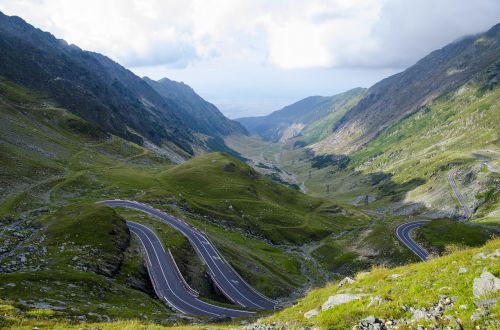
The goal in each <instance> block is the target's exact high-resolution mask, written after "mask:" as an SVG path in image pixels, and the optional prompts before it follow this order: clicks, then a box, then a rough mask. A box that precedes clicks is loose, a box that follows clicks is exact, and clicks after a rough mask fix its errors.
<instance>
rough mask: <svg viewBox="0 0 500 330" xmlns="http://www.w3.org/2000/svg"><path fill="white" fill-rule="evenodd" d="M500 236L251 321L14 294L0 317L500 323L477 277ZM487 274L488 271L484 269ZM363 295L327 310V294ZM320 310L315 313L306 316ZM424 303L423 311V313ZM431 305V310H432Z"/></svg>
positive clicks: (263, 323)
mask: <svg viewBox="0 0 500 330" xmlns="http://www.w3.org/2000/svg"><path fill="white" fill-rule="evenodd" d="M499 251H500V240H499V239H495V240H491V241H489V242H488V243H487V244H486V245H484V246H482V247H479V248H469V249H465V250H455V251H453V252H451V253H450V254H449V255H446V256H443V257H439V258H435V259H431V260H429V261H427V262H420V263H414V264H410V265H406V266H402V267H397V268H384V267H376V268H374V269H372V270H371V271H370V272H361V273H358V274H357V275H356V276H355V277H354V282H353V283H347V284H343V285H341V284H340V283H339V282H334V283H330V284H329V285H327V286H326V287H324V288H319V289H314V290H311V291H310V292H308V293H307V294H306V295H305V297H304V298H302V299H300V300H299V301H298V302H297V303H296V304H294V305H293V306H290V307H287V308H284V309H283V310H281V311H279V312H276V313H275V314H272V315H270V316H266V317H263V318H261V319H259V320H257V321H256V323H254V324H251V325H240V324H230V323H229V324H224V323H222V324H221V323H219V324H217V323H216V324H203V325H197V324H192V325H186V326H172V327H163V326H160V325H155V324H150V323H146V322H144V321H143V322H139V321H125V322H113V323H97V324H86V325H82V324H77V325H74V324H69V323H66V322H60V321H54V320H50V318H51V317H50V315H47V313H48V312H47V311H43V310H40V309H31V310H25V311H19V310H15V308H13V307H12V306H11V305H9V303H8V302H5V301H4V302H3V305H0V308H1V311H2V313H3V315H2V316H1V317H0V320H1V322H3V323H2V325H3V326H4V327H5V328H8V329H25V328H26V327H29V326H35V325H36V326H38V327H40V328H41V329H46V328H47V329H48V328H50V329H91V328H92V327H94V328H95V327H97V328H99V329H110V330H111V329H113V330H114V329H139V328H147V329H207V328H209V329H239V328H241V329H248V328H252V329H253V328H257V329H261V328H265V329H282V328H286V329H304V328H322V329H351V328H353V326H355V325H357V324H358V323H359V322H360V321H362V320H364V319H366V320H370V317H372V318H371V320H372V322H373V321H374V320H375V319H378V320H383V321H382V322H384V323H385V325H387V326H391V324H392V325H395V324H398V325H399V327H398V328H399V329H417V328H418V327H419V326H421V327H425V326H438V327H441V328H445V327H447V326H448V327H451V328H453V329H455V328H456V329H473V328H479V329H498V326H499V323H498V322H499V321H498V318H497V317H496V315H498V313H499V312H500V303H499V301H498V292H495V290H494V289H493V291H491V290H490V291H488V290H486V291H478V290H477V289H474V286H475V285H474V283H475V282H476V281H478V279H479V278H480V277H481V276H482V274H483V273H484V272H489V273H490V274H492V275H493V276H496V277H498V276H500V264H499V263H498V253H499ZM483 276H484V275H483ZM336 295H344V296H346V295H360V296H358V299H355V300H351V301H347V302H345V303H341V304H338V305H336V306H333V307H330V308H328V309H327V308H325V309H324V310H321V309H322V308H321V307H322V305H323V304H324V303H325V302H326V301H327V300H328V299H329V297H332V296H336ZM313 310H316V311H317V315H316V316H312V317H309V318H308V317H305V315H304V314H306V313H307V312H310V311H313ZM422 311H425V313H424V314H422ZM427 313H432V314H433V315H434V316H433V317H426V316H425V315H426V314H427Z"/></svg>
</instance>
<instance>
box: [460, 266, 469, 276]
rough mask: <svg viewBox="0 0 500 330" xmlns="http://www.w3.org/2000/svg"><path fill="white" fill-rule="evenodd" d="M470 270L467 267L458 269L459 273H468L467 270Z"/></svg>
mask: <svg viewBox="0 0 500 330" xmlns="http://www.w3.org/2000/svg"><path fill="white" fill-rule="evenodd" d="M468 270H469V269H467V267H460V268H459V269H458V273H459V274H462V273H467V271H468Z"/></svg>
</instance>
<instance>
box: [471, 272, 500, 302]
mask: <svg viewBox="0 0 500 330" xmlns="http://www.w3.org/2000/svg"><path fill="white" fill-rule="evenodd" d="M472 290H473V293H474V297H481V296H484V295H487V294H495V293H496V292H497V291H498V290H500V279H498V278H496V277H495V275H493V274H492V273H490V272H487V271H484V272H483V273H482V274H481V276H480V277H476V278H475V279H474V284H473V285H472Z"/></svg>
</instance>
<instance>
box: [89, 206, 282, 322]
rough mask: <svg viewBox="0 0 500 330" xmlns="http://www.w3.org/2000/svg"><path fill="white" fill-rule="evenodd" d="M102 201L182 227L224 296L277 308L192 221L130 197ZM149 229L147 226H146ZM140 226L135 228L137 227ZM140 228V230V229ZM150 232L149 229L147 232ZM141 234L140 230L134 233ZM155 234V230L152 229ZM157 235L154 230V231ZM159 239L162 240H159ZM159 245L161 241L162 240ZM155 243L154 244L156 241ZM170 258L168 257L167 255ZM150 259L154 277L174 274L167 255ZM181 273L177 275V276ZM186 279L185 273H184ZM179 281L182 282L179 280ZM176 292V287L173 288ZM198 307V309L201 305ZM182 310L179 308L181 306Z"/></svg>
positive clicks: (165, 287) (250, 304)
mask: <svg viewBox="0 0 500 330" xmlns="http://www.w3.org/2000/svg"><path fill="white" fill-rule="evenodd" d="M99 203H100V204H104V205H107V206H111V207H127V208H131V209H134V210H138V211H141V212H144V213H147V214H149V215H151V216H153V217H155V218H157V219H159V220H160V221H162V222H164V223H166V224H168V225H170V226H172V227H173V228H174V229H176V230H178V231H179V232H180V233H182V234H183V235H184V236H185V237H186V238H187V239H188V240H189V241H190V243H191V245H192V246H193V247H194V248H195V250H196V252H197V253H198V255H199V256H200V258H201V259H202V260H203V262H204V263H205V264H206V265H207V268H208V273H209V274H210V277H211V278H212V280H213V281H214V282H215V284H216V285H217V287H218V288H219V289H220V290H221V291H222V292H223V293H224V295H225V296H226V297H227V298H228V299H229V300H231V301H232V302H234V303H236V304H238V305H241V306H244V307H251V308H260V309H267V310H273V309H274V307H275V304H276V302H275V301H273V300H271V299H269V298H267V297H265V296H264V295H262V294H261V293H259V292H258V291H256V290H255V289H254V288H252V287H251V286H250V285H249V284H248V283H247V282H246V281H245V280H244V279H243V278H242V277H241V276H240V275H239V274H238V273H237V272H236V271H235V270H234V268H232V267H231V265H230V264H229V263H228V262H226V260H224V258H223V257H222V255H221V254H220V253H219V251H217V249H216V248H215V246H214V245H213V244H212V243H211V242H210V240H209V239H208V238H207V236H206V235H205V234H203V233H202V232H200V231H199V230H197V229H196V228H194V227H193V226H191V225H190V224H187V223H185V222H184V221H182V220H180V219H178V218H176V217H174V216H172V215H170V214H167V213H165V212H163V211H160V210H158V209H155V208H154V207H151V206H149V205H146V204H142V203H139V202H135V201H129V200H118V199H116V200H106V201H101V202H99ZM146 228H147V227H146ZM135 229H137V228H134V229H133V230H135ZM137 230H138V229H137ZM142 230H143V231H145V229H144V228H142ZM145 232H146V233H147V231H145ZM134 233H135V234H137V233H136V232H134ZM151 233H152V232H151ZM153 236H154V233H153ZM153 236H151V234H150V235H147V236H143V237H144V238H146V237H149V238H150V239H152V237H153ZM141 241H142V240H141ZM157 241H158V242H159V240H158V239H157ZM158 244H159V243H158ZM153 245H154V244H153ZM160 245H161V244H160ZM158 249H159V248H157V249H156V250H155V251H156V252H157V253H159V251H158ZM149 250H150V251H151V252H152V253H153V250H151V248H150V249H149ZM167 259H168V258H167ZM149 262H151V264H152V265H151V270H152V272H151V273H150V275H151V274H153V275H152V278H158V277H161V276H162V273H161V272H162V271H163V272H169V273H170V274H169V275H168V276H169V277H172V276H173V275H174V273H175V272H176V271H175V268H172V267H171V266H172V264H171V263H169V262H168V260H166V259H165V258H163V259H160V260H158V259H149ZM163 262H166V264H167V265H169V266H168V267H161V264H162V263H163ZM176 276H177V275H176ZM181 278H182V276H181ZM177 282H179V281H177ZM183 288H184V289H183V290H184V291H186V292H188V293H189V289H187V288H186V287H185V285H184V286H183ZM158 290H159V291H160V293H161V294H162V295H164V294H165V293H168V292H169V288H168V285H166V283H165V281H162V282H161V284H160V287H159V288H158ZM170 291H172V290H170ZM168 299H172V298H171V295H170V296H169V298H168ZM195 307H197V308H198V306H197V305H195ZM178 309H179V308H178ZM185 309H186V307H185V306H181V308H180V309H179V310H181V311H184V310H185ZM186 312H189V313H190V312H191V310H186ZM220 315H226V316H229V315H228V314H220Z"/></svg>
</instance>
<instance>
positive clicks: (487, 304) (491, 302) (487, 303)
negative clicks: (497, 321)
mask: <svg viewBox="0 0 500 330" xmlns="http://www.w3.org/2000/svg"><path fill="white" fill-rule="evenodd" d="M497 300H498V298H492V299H482V300H478V301H475V302H474V305H476V307H478V308H492V307H493V306H495V305H496V304H497Z"/></svg>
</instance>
